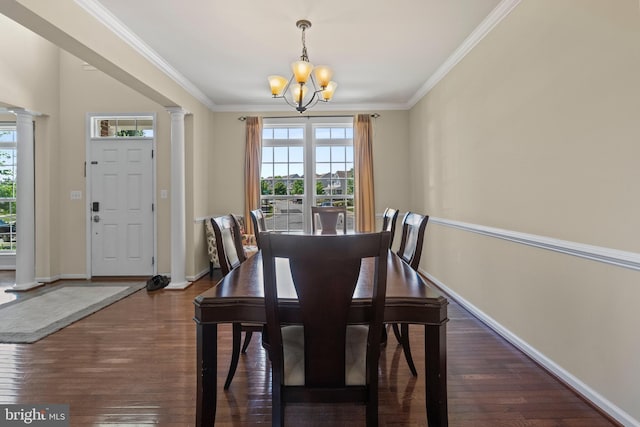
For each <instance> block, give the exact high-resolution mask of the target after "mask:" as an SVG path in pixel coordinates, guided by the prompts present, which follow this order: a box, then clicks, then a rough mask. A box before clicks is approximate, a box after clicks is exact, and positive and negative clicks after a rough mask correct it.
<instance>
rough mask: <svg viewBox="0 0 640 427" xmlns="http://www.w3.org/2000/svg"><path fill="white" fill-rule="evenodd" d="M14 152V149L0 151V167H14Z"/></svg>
mask: <svg viewBox="0 0 640 427" xmlns="http://www.w3.org/2000/svg"><path fill="white" fill-rule="evenodd" d="M15 151H16V150H15V149H2V150H0V165H14V164H15V161H14V158H13V155H14V153H15Z"/></svg>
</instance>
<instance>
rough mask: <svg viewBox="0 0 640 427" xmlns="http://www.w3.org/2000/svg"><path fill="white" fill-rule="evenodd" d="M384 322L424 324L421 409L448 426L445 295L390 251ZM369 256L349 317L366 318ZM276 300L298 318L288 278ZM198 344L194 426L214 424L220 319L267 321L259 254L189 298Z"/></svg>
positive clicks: (281, 264)
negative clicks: (423, 393)
mask: <svg viewBox="0 0 640 427" xmlns="http://www.w3.org/2000/svg"><path fill="white" fill-rule="evenodd" d="M386 262H387V289H386V298H385V309H384V322H385V323H407V324H417V325H424V328H425V329H424V331H425V333H424V351H425V358H424V361H425V363H424V372H423V377H424V381H425V391H426V398H425V409H426V417H427V423H428V425H429V426H440V427H442V426H447V425H448V414H447V341H446V326H447V321H448V318H447V306H448V301H447V298H446V297H445V296H444V295H443V294H442V293H441V292H440V291H439V290H438V289H436V288H435V287H434V286H433V285H431V284H430V283H429V282H427V281H426V280H425V279H424V278H423V277H422V276H421V275H420V274H419V273H418V272H416V271H415V270H413V269H412V268H411V267H410V266H409V265H408V264H406V263H405V262H404V261H402V259H401V258H400V257H399V256H397V255H396V254H395V253H394V252H392V251H391V250H389V252H388V255H387V260H386ZM373 269H374V260H373V258H367V259H365V260H364V261H363V263H362V266H361V271H360V278H359V279H358V283H357V285H356V290H355V292H354V295H353V300H352V305H351V309H350V312H349V321H352V322H354V323H357V322H358V319H363V318H365V317H366V310H367V307H368V306H369V307H370V304H371V295H372V289H371V285H370V283H371V281H370V280H368V278H370V277H372V275H373ZM276 274H278V277H281V276H280V275H281V274H282V275H283V276H282V277H285V278H286V277H287V276H288V277H289V278H290V273H288V261H287V260H284V259H278V260H277V262H276ZM278 282H279V283H278V301H279V302H278V303H279V304H281V306H282V308H283V313H286V315H285V316H287V317H288V320H289V321H290V322H292V323H295V322H296V320H299V312H298V311H297V310H296V308H297V307H298V305H297V298H296V294H295V288H294V285H293V283H292V282H291V280H290V279H289V280H286V279H285V280H281V279H279V281H278ZM194 305H195V316H194V320H195V323H196V330H197V332H196V341H197V342H196V344H197V373H196V375H197V379H196V383H197V398H196V426H197V427H202V426H212V425H214V424H215V416H216V400H217V397H218V395H217V393H218V386H217V361H218V327H217V325H218V324H219V323H235V322H241V323H258V324H259V323H262V324H266V315H265V300H264V289H263V273H262V254H261V252H260V251H258V253H256V254H255V255H253V256H251V257H250V258H248V259H247V260H246V261H245V262H243V263H242V264H240V265H239V266H238V267H237V268H235V269H234V270H232V271H231V272H230V273H229V274H228V275H226V276H225V277H223V278H222V279H221V280H220V281H219V282H218V283H217V284H216V285H215V286H213V287H212V288H211V289H208V290H207V291H205V292H204V293H202V294H200V295H198V296H197V297H196V298H195V300H194Z"/></svg>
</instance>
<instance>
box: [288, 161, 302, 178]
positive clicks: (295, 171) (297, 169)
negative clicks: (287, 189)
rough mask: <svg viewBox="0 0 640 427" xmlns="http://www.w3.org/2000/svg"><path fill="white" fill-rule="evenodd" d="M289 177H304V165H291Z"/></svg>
mask: <svg viewBox="0 0 640 427" xmlns="http://www.w3.org/2000/svg"><path fill="white" fill-rule="evenodd" d="M289 175H297V176H299V177H304V164H303V163H289Z"/></svg>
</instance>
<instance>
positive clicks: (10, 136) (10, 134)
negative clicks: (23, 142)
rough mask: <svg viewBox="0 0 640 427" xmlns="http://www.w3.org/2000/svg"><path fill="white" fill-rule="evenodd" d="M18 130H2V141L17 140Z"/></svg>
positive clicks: (0, 131)
mask: <svg viewBox="0 0 640 427" xmlns="http://www.w3.org/2000/svg"><path fill="white" fill-rule="evenodd" d="M15 141H16V132H15V131H12V130H4V129H3V130H0V142H15Z"/></svg>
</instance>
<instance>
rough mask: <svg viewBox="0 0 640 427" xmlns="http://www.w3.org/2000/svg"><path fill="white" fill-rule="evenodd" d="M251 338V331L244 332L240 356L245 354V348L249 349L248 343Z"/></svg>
mask: <svg viewBox="0 0 640 427" xmlns="http://www.w3.org/2000/svg"><path fill="white" fill-rule="evenodd" d="M252 336H253V332H252V331H246V332H245V333H244V344H242V354H245V353H246V352H247V347H249V343H250V342H251V337H252Z"/></svg>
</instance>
